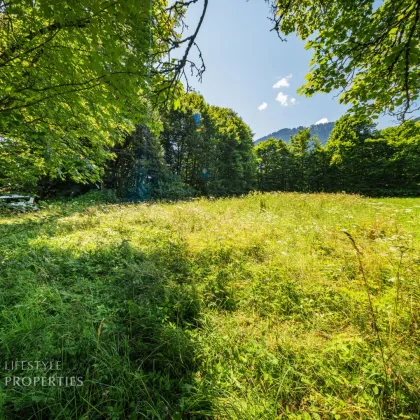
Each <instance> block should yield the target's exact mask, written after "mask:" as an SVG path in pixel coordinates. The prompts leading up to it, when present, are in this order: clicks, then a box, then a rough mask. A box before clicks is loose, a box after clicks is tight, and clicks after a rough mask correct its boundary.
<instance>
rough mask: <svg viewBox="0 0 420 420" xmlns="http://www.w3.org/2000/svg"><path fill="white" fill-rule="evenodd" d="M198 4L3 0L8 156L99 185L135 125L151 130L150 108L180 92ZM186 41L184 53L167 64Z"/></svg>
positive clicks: (0, 99)
mask: <svg viewBox="0 0 420 420" xmlns="http://www.w3.org/2000/svg"><path fill="white" fill-rule="evenodd" d="M197 1H198V0H194V1H192V2H191V1H189V2H183V1H175V2H173V3H172V5H171V6H167V2H166V0H153V2H149V0H142V1H138V0H124V1H123V0H104V1H100V0H80V1H73V0H38V1H36V2H35V1H25V0H15V1H11V2H8V1H4V0H0V138H3V139H7V141H8V142H9V143H10V144H11V147H10V148H9V153H13V152H15V151H19V153H21V151H22V150H26V151H27V153H29V155H32V156H33V157H34V161H35V162H36V164H33V165H32V166H34V165H35V166H36V170H35V168H32V169H33V170H32V173H34V174H35V173H38V172H39V173H41V174H47V175H49V176H51V177H66V176H68V177H71V178H73V179H75V180H77V181H79V182H84V181H87V180H90V181H92V180H93V181H94V180H97V179H99V177H100V176H101V174H102V166H103V164H104V162H105V161H106V160H107V159H109V158H110V157H112V154H111V153H110V149H111V147H112V146H113V145H114V144H115V143H116V142H118V141H121V140H123V139H124V138H125V136H126V134H127V133H130V132H131V131H132V130H133V129H134V124H135V123H144V124H146V125H148V126H150V127H151V128H152V129H153V128H154V125H153V124H154V122H153V120H152V119H150V118H147V117H146V116H147V113H148V111H147V109H148V107H149V104H150V102H151V101H158V100H159V98H161V97H162V94H163V93H164V92H166V93H168V94H170V95H171V94H172V92H174V91H176V90H177V89H179V83H178V81H179V79H180V77H181V76H182V75H183V68H184V66H185V65H186V64H191V65H192V63H191V62H189V61H188V52H189V51H190V49H191V47H192V46H193V45H195V37H196V34H197V31H198V29H199V26H201V22H202V19H200V23H199V26H198V28H197V31H196V32H195V33H194V34H193V35H192V36H190V37H187V38H185V39H182V38H181V35H180V34H179V33H178V32H177V31H176V28H177V27H178V26H179V25H180V23H181V20H182V18H183V16H184V15H185V10H186V8H187V6H188V5H189V4H191V3H195V2H197ZM204 4H205V7H204V11H205V9H206V6H207V0H204ZM150 5H152V8H150ZM180 45H186V51H185V53H184V55H183V57H182V58H180V59H179V60H177V59H171V60H170V61H168V53H169V52H172V51H173V50H174V49H176V48H178V47H179V46H180ZM196 69H198V71H202V69H200V68H199V67H197V66H196ZM165 97H167V96H165ZM17 145H19V146H17ZM14 161H15V159H14V157H13V156H12V155H11V156H10V159H9V165H10V164H13V162H14ZM28 162H29V163H30V162H31V161H30V159H29V160H28ZM92 168H93V169H94V170H92ZM20 169H21V170H22V168H20ZM13 172H16V168H15V169H11V170H9V171H8V173H9V174H11V173H13ZM9 178H10V177H9ZM7 181H10V179H8V180H4V182H6V183H7Z"/></svg>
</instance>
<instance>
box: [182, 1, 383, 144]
mask: <svg viewBox="0 0 420 420" xmlns="http://www.w3.org/2000/svg"><path fill="white" fill-rule="evenodd" d="M202 4H203V2H202V1H199V2H198V4H197V5H192V6H190V10H189V12H188V15H187V22H188V24H189V25H190V30H192V29H193V28H195V25H196V23H197V22H198V18H199V16H200V14H201V9H202ZM268 15H269V7H268V5H267V4H266V3H265V1H264V0H249V1H246V0H210V1H209V6H208V11H207V15H206V18H205V20H204V23H203V26H202V28H201V31H200V33H199V35H198V39H197V41H198V42H197V43H198V45H199V46H200V48H201V50H202V53H203V56H204V60H205V63H206V67H207V70H206V72H205V73H204V75H203V81H202V83H198V81H196V80H194V79H191V84H192V86H193V87H194V88H195V89H196V90H197V91H198V92H200V93H201V94H203V96H204V98H205V99H206V101H207V102H208V103H210V104H212V105H218V106H223V107H228V108H232V109H233V110H235V111H236V112H237V113H238V114H239V115H240V116H241V117H242V118H243V119H244V121H245V122H246V123H247V124H248V125H249V126H250V127H251V129H252V130H253V132H254V133H255V139H257V138H259V137H261V136H264V135H266V134H269V133H272V132H274V131H277V130H279V129H281V128H286V127H288V128H292V127H297V126H301V125H302V126H309V125H311V124H315V123H316V122H317V121H320V120H322V119H324V118H326V119H327V120H328V121H335V120H337V119H338V118H340V116H341V115H343V114H344V113H345V112H346V107H345V106H343V105H340V104H339V103H338V98H336V97H334V96H335V95H334V94H328V95H327V94H316V95H314V96H313V97H312V98H305V97H302V96H299V95H298V94H297V93H296V90H297V88H299V87H300V86H301V85H303V84H304V83H305V74H306V73H307V71H308V66H309V62H310V59H311V56H312V54H311V51H306V50H305V49H304V42H302V41H301V40H299V39H298V38H296V37H295V36H293V35H292V36H288V37H287V42H282V41H281V40H280V39H279V38H278V37H277V35H276V34H275V33H274V32H270V29H271V27H272V24H271V22H270V21H269V20H268V19H267V17H268ZM194 58H195V57H194ZM283 79H284V80H283ZM280 81H281V82H280ZM276 84H278V85H281V86H278V87H277V88H274V87H273V86H274V85H276ZM264 104H266V105H264ZM259 107H261V110H259V109H258V108H259ZM387 125H391V120H390V118H382V119H381V120H380V124H379V126H380V127H381V126H387Z"/></svg>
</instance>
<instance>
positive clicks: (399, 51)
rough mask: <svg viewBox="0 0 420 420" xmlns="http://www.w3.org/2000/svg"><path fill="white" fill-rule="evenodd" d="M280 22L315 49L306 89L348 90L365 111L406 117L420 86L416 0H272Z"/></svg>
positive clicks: (345, 95)
mask: <svg viewBox="0 0 420 420" xmlns="http://www.w3.org/2000/svg"><path fill="white" fill-rule="evenodd" d="M270 3H271V5H272V10H273V22H274V28H275V29H276V30H277V31H278V32H279V33H280V34H285V35H288V34H290V33H292V32H296V33H297V34H298V36H299V37H300V38H302V39H304V40H307V41H308V42H307V44H306V47H307V49H313V50H314V55H313V58H312V61H311V64H310V65H311V68H310V71H309V74H308V75H307V80H308V82H307V84H306V85H304V86H303V87H302V88H301V89H300V92H301V93H303V94H305V95H308V96H310V95H313V94H314V93H315V92H331V91H333V90H335V89H340V90H341V91H342V95H341V102H343V103H350V104H352V105H353V111H355V112H356V113H358V114H359V115H366V114H368V115H371V116H374V117H376V116H377V115H378V114H380V113H381V112H384V111H385V112H389V113H392V114H396V115H398V116H399V117H400V118H402V119H404V118H405V117H406V115H408V114H409V113H411V112H413V111H414V110H415V109H416V101H417V99H418V97H419V92H420V82H419V80H420V77H419V76H420V70H419V65H418V64H419V60H420V47H419V45H420V4H419V3H418V2H414V1H411V0H400V1H394V0H385V1H383V2H381V4H380V5H377V4H375V1H374V0H365V1H359V0H339V1H334V2H324V1H320V0H305V1H290V0H271V1H270Z"/></svg>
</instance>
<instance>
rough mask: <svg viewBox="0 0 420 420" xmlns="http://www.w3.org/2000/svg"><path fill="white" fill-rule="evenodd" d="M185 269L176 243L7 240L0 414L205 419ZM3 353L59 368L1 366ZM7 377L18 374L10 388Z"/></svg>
mask: <svg viewBox="0 0 420 420" xmlns="http://www.w3.org/2000/svg"><path fill="white" fill-rule="evenodd" d="M189 271H190V266H189V262H188V259H187V255H186V250H185V248H184V247H183V246H182V244H176V243H169V242H167V243H165V242H164V241H162V242H160V245H159V246H158V247H155V248H152V249H151V251H150V252H149V251H148V252H141V251H139V250H136V249H135V248H134V247H133V246H132V245H131V244H130V242H129V241H122V242H121V243H119V244H117V245H113V246H107V247H102V248H97V249H95V250H94V251H91V252H87V251H86V252H82V253H75V252H73V251H70V250H66V249H61V248H53V247H48V246H39V245H34V244H33V243H30V242H29V241H26V242H25V243H19V244H18V245H15V244H14V245H12V247H11V248H10V247H9V257H8V258H6V259H5V260H4V261H2V264H1V266H0V287H1V289H2V291H3V293H2V294H1V296H0V331H1V334H0V354H1V366H2V370H1V371H0V372H1V373H0V375H1V380H0V404H1V405H0V417H1V418H5V419H23V418H25V419H51V418H54V419H70V418H74V419H76V418H77V419H78V418H90V419H95V418H98V419H99V418H106V419H108V418H109V419H119V418H121V419H131V418H133V419H137V418H157V419H169V418H174V419H177V418H179V419H181V418H183V419H184V418H205V417H210V416H211V411H212V404H211V400H212V395H211V390H209V389H205V387H204V386H203V385H201V382H200V377H199V374H198V357H199V347H198V344H197V343H196V341H195V336H196V330H197V329H198V328H200V323H201V320H200V304H199V300H198V296H197V294H196V292H195V288H194V284H192V283H191V282H190V281H189V278H190V276H189ZM11 361H33V362H35V361H54V362H59V368H57V364H55V365H54V366H56V368H55V369H53V370H48V369H47V370H45V369H44V368H42V367H38V369H36V368H35V367H33V368H32V369H30V368H29V366H28V365H26V369H24V368H23V367H22V366H19V367H17V368H16V369H15V370H12V371H10V370H6V367H7V368H8V369H10V368H11V363H10V362H11ZM54 376H55V377H56V380H55V381H54V382H53V383H52V382H49V381H50V380H49V379H47V385H46V386H42V383H38V384H36V385H35V384H34V378H35V377H40V378H42V377H47V378H49V377H54ZM10 377H17V378H21V379H20V381H19V382H16V381H15V385H14V386H13V380H11V379H7V378H10ZM24 377H26V378H29V379H26V380H23V379H22V378H24ZM59 377H62V378H72V377H73V378H75V379H73V380H71V379H62V380H61V381H60V380H59V379H58V378H59ZM6 382H9V383H8V386H6V385H5V384H6ZM81 382H83V386H74V384H75V383H76V384H77V385H81ZM24 383H25V384H24ZM26 384H29V385H26ZM66 385H69V386H66Z"/></svg>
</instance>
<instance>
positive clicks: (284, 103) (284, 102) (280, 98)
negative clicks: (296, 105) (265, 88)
mask: <svg viewBox="0 0 420 420" xmlns="http://www.w3.org/2000/svg"><path fill="white" fill-rule="evenodd" d="M288 97H289V96H288V95H285V94H284V93H283V92H279V94H278V95H277V98H276V101H279V102H280V105H281V106H287V105H289V104H288V103H287V99H288Z"/></svg>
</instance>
